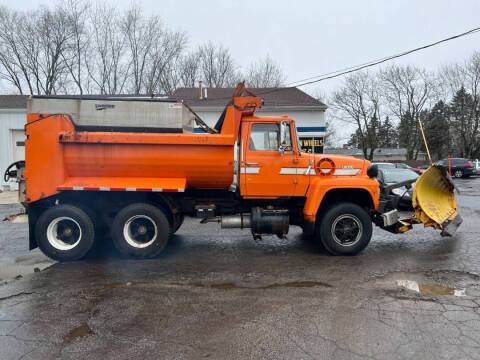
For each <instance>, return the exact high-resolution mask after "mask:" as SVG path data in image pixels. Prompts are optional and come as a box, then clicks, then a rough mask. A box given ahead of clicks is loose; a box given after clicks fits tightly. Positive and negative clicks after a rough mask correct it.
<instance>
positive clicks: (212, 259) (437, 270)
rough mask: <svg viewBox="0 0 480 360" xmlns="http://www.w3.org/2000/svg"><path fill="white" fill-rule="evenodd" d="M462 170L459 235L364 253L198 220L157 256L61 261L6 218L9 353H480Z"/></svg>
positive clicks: (474, 261)
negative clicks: (341, 253)
mask: <svg viewBox="0 0 480 360" xmlns="http://www.w3.org/2000/svg"><path fill="white" fill-rule="evenodd" d="M455 181H456V184H457V186H458V188H459V190H460V191H461V194H460V195H457V201H458V203H459V206H460V212H461V215H462V217H463V218H464V223H463V224H462V226H461V227H460V229H459V230H458V233H457V234H456V235H455V236H454V237H451V238H442V237H441V236H440V233H439V232H438V231H435V230H433V229H431V228H429V229H424V228H423V227H422V226H421V225H420V226H416V228H415V229H414V230H412V231H410V232H408V233H406V234H403V235H393V234H389V233H387V232H385V231H383V230H381V229H378V228H377V229H375V230H374V235H373V239H372V242H371V244H370V245H369V247H368V248H367V249H365V250H364V251H363V252H362V253H361V254H359V255H357V256H354V257H333V256H329V255H327V254H325V253H322V252H321V250H320V249H319V248H318V247H317V246H316V245H315V244H314V243H312V242H310V241H308V240H306V239H304V238H303V237H302V235H301V231H300V229H298V228H296V227H291V229H290V233H289V235H288V239H287V240H281V239H278V238H277V237H265V238H264V239H263V241H261V242H255V241H254V240H253V238H252V237H251V235H250V234H249V233H248V231H240V230H232V231H220V230H219V228H218V225H217V224H212V223H210V224H205V225H201V224H199V221H198V220H188V221H186V223H185V224H184V226H182V228H180V230H179V231H178V232H177V234H176V235H175V236H174V238H173V239H172V241H171V242H170V244H169V245H168V247H167V249H166V251H165V252H164V253H162V255H161V256H160V257H158V258H156V259H151V260H141V261H140V260H132V259H125V258H122V257H121V256H119V255H118V254H116V253H115V252H114V251H113V250H112V249H111V247H110V246H108V245H105V246H103V247H102V249H101V251H100V254H97V255H96V256H93V257H90V258H89V259H87V260H84V261H79V262H73V263H55V262H52V261H50V260H48V259H46V258H45V257H44V256H43V255H42V254H41V253H40V252H39V251H38V249H37V250H35V251H32V252H29V251H28V250H27V246H28V241H27V228H26V225H25V224H8V223H7V222H0V284H2V285H0V359H2V360H3V359H5V360H7V359H135V358H140V359H332V358H335V359H365V358H367V359H370V358H371V359H412V358H415V359H418V358H422V359H480V282H479V279H480V221H479V219H480V216H479V215H480V178H471V179H465V180H463V179H461V180H455ZM15 210H19V206H18V205H0V217H1V218H3V217H4V216H5V215H7V214H10V213H12V212H15Z"/></svg>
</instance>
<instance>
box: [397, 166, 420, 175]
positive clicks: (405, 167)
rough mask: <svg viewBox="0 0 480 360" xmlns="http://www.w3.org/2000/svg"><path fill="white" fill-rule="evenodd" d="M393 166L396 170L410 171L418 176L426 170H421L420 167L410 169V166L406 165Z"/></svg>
mask: <svg viewBox="0 0 480 360" xmlns="http://www.w3.org/2000/svg"><path fill="white" fill-rule="evenodd" d="M394 165H395V167H396V168H397V169H408V170H412V171H414V172H416V173H417V174H418V175H422V174H423V173H424V172H425V169H426V168H425V169H422V168H420V167H412V166H410V165H408V164H404V163H395V164H394ZM427 168H428V166H427Z"/></svg>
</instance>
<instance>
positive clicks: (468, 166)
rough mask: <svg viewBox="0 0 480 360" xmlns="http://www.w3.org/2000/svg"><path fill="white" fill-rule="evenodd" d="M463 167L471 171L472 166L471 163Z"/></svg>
mask: <svg viewBox="0 0 480 360" xmlns="http://www.w3.org/2000/svg"><path fill="white" fill-rule="evenodd" d="M465 167H467V168H469V169H473V164H472V163H467V165H465Z"/></svg>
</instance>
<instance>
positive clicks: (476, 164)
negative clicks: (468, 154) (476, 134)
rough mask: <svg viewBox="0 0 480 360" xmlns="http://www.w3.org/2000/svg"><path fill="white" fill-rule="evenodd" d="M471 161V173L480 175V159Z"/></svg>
mask: <svg viewBox="0 0 480 360" xmlns="http://www.w3.org/2000/svg"><path fill="white" fill-rule="evenodd" d="M472 162H473V174H474V175H480V160H478V159H476V160H474V161H472Z"/></svg>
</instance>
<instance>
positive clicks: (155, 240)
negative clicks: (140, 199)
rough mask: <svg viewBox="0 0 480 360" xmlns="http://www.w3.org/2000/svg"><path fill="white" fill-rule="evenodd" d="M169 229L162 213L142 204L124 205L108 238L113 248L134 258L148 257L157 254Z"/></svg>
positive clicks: (166, 239) (164, 244)
mask: <svg viewBox="0 0 480 360" xmlns="http://www.w3.org/2000/svg"><path fill="white" fill-rule="evenodd" d="M171 231H172V227H171V225H170V223H169V222H168V219H167V217H166V216H165V214H164V212H163V211H162V210H160V209H159V208H157V207H155V206H153V205H150V204H145V203H137V204H132V205H128V206H126V207H125V208H123V209H122V210H120V212H119V213H118V214H117V216H115V219H114V220H113V223H112V239H113V243H114V245H115V247H116V248H117V250H118V251H120V252H121V253H122V254H124V255H128V256H132V257H136V258H152V257H155V256H157V255H158V254H160V252H161V251H162V250H163V249H164V248H165V246H166V245H167V242H168V239H169V237H170V235H171Z"/></svg>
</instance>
